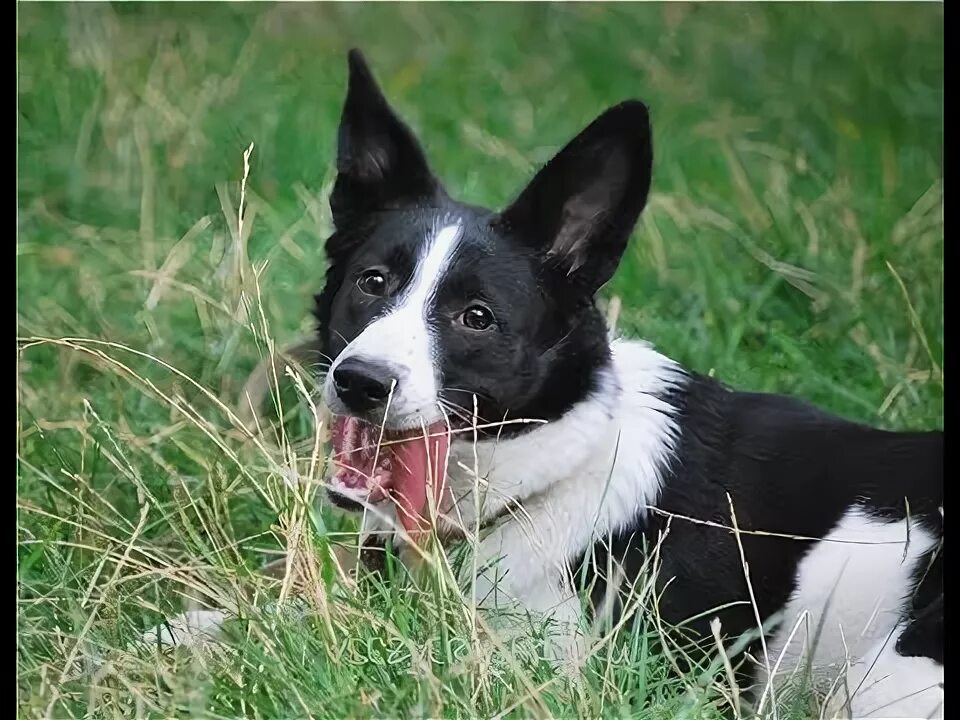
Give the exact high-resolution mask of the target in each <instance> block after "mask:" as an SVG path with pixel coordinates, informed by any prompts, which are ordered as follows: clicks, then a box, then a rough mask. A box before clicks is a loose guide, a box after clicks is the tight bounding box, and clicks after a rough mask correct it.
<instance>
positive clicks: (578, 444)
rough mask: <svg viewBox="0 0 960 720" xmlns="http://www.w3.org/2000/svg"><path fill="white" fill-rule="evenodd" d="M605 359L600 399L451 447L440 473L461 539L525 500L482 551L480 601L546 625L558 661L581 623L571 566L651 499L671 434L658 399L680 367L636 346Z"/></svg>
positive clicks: (619, 347) (619, 346)
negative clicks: (554, 638) (501, 436)
mask: <svg viewBox="0 0 960 720" xmlns="http://www.w3.org/2000/svg"><path fill="white" fill-rule="evenodd" d="M612 352H613V363H612V367H611V369H610V370H608V371H607V372H605V373H604V375H603V377H602V379H601V383H600V388H599V390H598V391H597V392H596V393H595V394H594V395H593V396H592V397H589V398H588V399H586V400H584V401H582V402H581V403H579V404H578V405H577V406H575V407H574V408H573V409H571V410H570V411H569V412H568V413H567V414H566V415H564V416H563V417H562V418H560V419H559V420H557V421H555V422H552V423H549V424H546V425H544V426H542V427H539V428H536V429H534V430H532V431H531V432H528V433H525V434H523V435H521V436H519V437H516V438H511V439H505V440H499V441H497V440H489V441H481V442H478V443H473V442H472V440H464V439H461V440H458V441H456V442H454V443H453V445H452V448H451V453H450V459H449V461H448V466H447V467H448V482H449V485H450V487H451V490H452V491H453V494H454V496H455V497H456V498H457V500H458V501H457V504H456V507H454V508H444V509H445V516H446V518H447V521H448V522H450V523H451V524H455V525H458V526H460V527H462V528H463V529H465V531H466V533H467V534H468V535H473V534H474V532H475V529H476V526H477V525H478V510H479V521H480V522H483V521H484V520H486V519H487V518H491V517H495V516H496V515H497V514H498V513H500V512H501V511H502V510H503V509H504V507H505V505H506V504H507V502H508V500H510V499H514V500H519V501H521V504H522V510H521V511H518V512H514V511H511V514H508V515H507V517H506V518H505V519H504V520H501V521H499V522H498V524H497V525H496V526H495V527H494V529H493V530H492V532H490V534H489V535H488V536H487V537H485V538H484V539H483V540H482V541H481V542H480V545H479V547H478V551H477V567H478V569H479V571H480V572H479V573H478V576H477V578H476V582H475V585H474V593H475V598H476V601H477V602H478V604H480V605H482V606H485V607H492V608H496V609H498V610H510V609H516V610H521V611H523V612H529V613H533V614H534V615H535V616H536V617H539V618H552V619H553V620H554V621H556V622H557V623H558V625H557V626H556V627H557V628H558V630H559V631H560V632H563V633H564V635H565V638H564V639H563V640H562V641H561V647H560V648H559V651H560V653H561V654H562V655H563V659H564V660H565V664H568V663H567V662H566V661H570V662H573V661H574V660H575V658H573V657H571V654H573V655H575V654H576V652H577V649H576V648H573V647H571V645H570V640H573V637H572V633H570V632H566V629H572V627H573V626H578V625H579V624H580V620H581V618H580V615H581V608H580V603H579V599H578V598H577V597H576V595H575V594H574V592H573V589H572V587H571V586H570V583H569V582H568V578H567V563H568V562H569V560H570V559H571V557H574V556H575V554H576V553H578V552H581V551H583V550H584V549H585V548H587V547H589V546H590V545H591V544H592V543H593V542H594V541H595V540H596V539H598V538H603V537H606V536H608V535H609V534H612V533H615V532H616V531H617V530H618V529H620V528H621V527H623V526H625V525H626V524H627V523H629V522H631V521H632V520H634V519H635V518H636V516H637V514H638V513H642V512H643V511H644V508H645V506H647V505H652V504H654V503H655V502H656V499H657V496H658V492H659V489H660V481H661V477H660V474H661V472H662V469H663V467H664V465H665V463H666V461H667V459H668V457H669V454H670V452H671V450H672V447H673V442H674V439H675V437H676V433H677V427H676V424H675V423H674V421H673V419H672V416H671V415H672V408H671V406H670V405H668V404H667V403H666V402H664V401H663V400H661V399H659V398H657V397H655V394H656V393H662V392H663V391H664V390H666V389H668V388H669V387H670V386H672V385H674V384H675V383H677V382H679V381H680V380H681V377H682V375H681V371H680V369H679V368H678V366H677V365H676V364H675V363H674V362H673V361H671V360H669V359H668V358H666V357H664V356H663V355H660V354H659V353H657V352H656V351H654V350H653V349H652V348H651V347H650V346H649V345H647V344H645V343H641V342H616V343H614V345H613V348H612ZM461 437H462V436H461ZM475 468H476V471H477V472H476V473H475V471H474V469H475ZM475 489H478V490H479V494H475V492H474V490H475ZM548 490H549V492H547V491H548ZM585 518H587V520H586V521H585ZM465 580H467V581H469V578H465ZM574 644H575V645H576V644H578V643H576V641H575V640H574Z"/></svg>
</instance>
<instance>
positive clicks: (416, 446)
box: [391, 423, 450, 542]
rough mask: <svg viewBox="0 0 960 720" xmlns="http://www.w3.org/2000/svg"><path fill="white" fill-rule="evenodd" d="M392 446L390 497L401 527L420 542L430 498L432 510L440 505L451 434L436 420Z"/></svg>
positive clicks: (424, 533) (423, 534)
mask: <svg viewBox="0 0 960 720" xmlns="http://www.w3.org/2000/svg"><path fill="white" fill-rule="evenodd" d="M424 435H426V437H424ZM393 448H394V450H393V455H394V461H393V473H392V488H393V489H392V492H391V496H392V498H393V501H394V503H396V506H397V517H399V519H400V522H401V523H403V527H404V528H405V529H406V531H407V533H409V535H410V537H411V538H413V539H414V541H416V542H419V541H420V540H422V539H423V538H425V537H426V535H427V530H429V528H430V503H431V501H432V503H433V508H434V511H435V512H436V511H439V508H440V501H441V498H442V497H443V490H444V479H445V476H446V468H447V451H448V450H449V449H450V435H449V433H448V430H447V427H446V425H445V424H444V423H436V424H434V425H431V426H430V427H428V428H427V432H426V433H422V432H421V433H419V434H418V435H417V436H415V437H411V438H410V439H408V440H404V441H403V442H400V443H398V444H396V445H394V446H393ZM428 498H429V499H428Z"/></svg>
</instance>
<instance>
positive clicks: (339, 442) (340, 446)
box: [332, 417, 450, 541]
mask: <svg viewBox="0 0 960 720" xmlns="http://www.w3.org/2000/svg"><path fill="white" fill-rule="evenodd" d="M332 439H333V450H334V460H335V463H336V465H337V470H336V473H335V474H334V477H333V483H334V485H335V486H337V485H339V486H341V487H345V488H348V489H351V490H366V491H367V500H368V501H369V502H372V503H376V502H379V501H380V500H382V499H383V498H384V496H385V495H389V497H390V498H391V499H392V500H393V502H394V504H395V505H396V506H397V517H398V518H399V519H400V522H401V523H402V524H403V527H404V528H405V529H406V531H407V532H408V533H409V534H410V536H411V538H413V539H414V541H420V540H422V539H424V538H425V537H426V536H427V532H426V531H427V530H428V529H429V527H430V500H429V499H432V501H433V507H434V508H435V509H439V507H440V501H441V498H442V496H443V491H444V479H445V477H446V466H447V452H448V450H449V449H450V436H449V431H448V429H447V426H446V424H445V423H442V422H440V423H435V424H434V425H431V426H430V427H428V428H426V432H424V431H423V430H418V431H412V432H406V433H384V434H383V442H382V444H380V447H379V449H378V448H377V443H378V441H379V440H380V432H379V430H378V428H375V427H374V426H372V425H370V424H369V423H366V422H364V421H363V420H359V419H357V418H352V417H339V418H337V420H336V422H335V423H334V426H333V433H332ZM428 498H429V499H428Z"/></svg>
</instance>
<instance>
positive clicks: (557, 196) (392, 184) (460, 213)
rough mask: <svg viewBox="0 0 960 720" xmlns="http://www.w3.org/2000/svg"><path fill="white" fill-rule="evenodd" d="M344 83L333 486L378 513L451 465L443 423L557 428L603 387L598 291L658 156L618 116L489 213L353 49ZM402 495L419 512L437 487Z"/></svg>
mask: <svg viewBox="0 0 960 720" xmlns="http://www.w3.org/2000/svg"><path fill="white" fill-rule="evenodd" d="M349 73H350V77H349V85H348V89H347V97H346V101H345V103H344V107H343V114H342V117H341V121H340V128H339V133H338V138H337V177H336V183H335V185H334V188H333V192H332V194H331V198H330V206H331V210H332V214H333V221H334V226H335V231H334V233H333V235H332V236H331V237H330V238H329V239H328V241H327V245H326V252H327V259H328V271H327V278H326V285H325V287H324V289H323V291H322V292H321V293H320V294H319V295H318V296H317V298H316V301H317V302H316V316H317V319H318V321H319V333H320V342H321V346H322V351H323V352H324V353H325V355H326V356H327V358H328V359H329V361H330V363H331V364H330V368H329V372H328V374H327V378H326V380H325V384H324V391H323V392H324V401H325V402H326V404H327V405H328V407H329V408H330V410H331V411H332V412H333V413H334V414H335V415H336V416H337V418H338V419H337V421H336V423H335V426H334V428H333V436H334V445H335V446H336V447H335V451H336V452H337V453H338V454H339V462H340V465H341V468H340V470H339V471H338V473H337V475H336V476H335V481H336V482H334V487H335V488H336V487H339V488H340V489H345V490H349V489H354V490H356V491H357V493H358V494H360V495H362V496H363V499H369V500H371V501H376V500H377V499H379V498H380V497H382V496H383V495H384V493H385V491H386V489H387V488H389V487H394V488H396V487H399V486H400V485H405V483H408V482H414V483H415V484H416V483H422V477H421V478H420V479H415V480H413V481H410V480H408V479H405V480H403V481H402V482H401V479H400V478H401V476H404V478H406V476H407V475H409V474H411V473H412V474H413V475H415V476H422V475H423V474H424V467H423V465H424V462H426V464H427V465H431V464H435V463H436V461H437V460H438V458H439V461H440V462H442V458H443V455H444V453H445V452H446V447H447V446H446V443H447V439H446V438H447V435H446V430H447V429H448V428H450V427H453V428H457V427H459V426H463V425H469V424H472V423H473V419H474V416H475V417H476V419H477V423H478V424H479V425H480V426H481V430H482V429H483V426H484V425H487V426H489V432H491V433H492V434H494V435H503V434H509V433H511V432H518V431H520V428H522V427H523V426H521V425H510V424H509V423H508V424H502V423H504V421H509V420H510V419H518V418H531V419H541V420H552V419H555V418H557V417H559V416H560V415H562V414H563V412H564V411H566V410H567V409H568V408H569V407H570V406H572V405H573V404H574V403H575V402H576V401H578V400H580V399H583V398H584V397H585V396H586V394H587V393H588V392H589V391H590V389H591V384H592V382H593V380H594V377H595V370H596V368H597V367H598V366H599V365H602V364H604V363H605V362H606V361H607V359H608V356H609V348H608V345H607V337H606V328H605V325H604V322H603V319H602V317H601V315H600V313H599V312H598V311H597V309H596V307H595V304H594V295H595V294H596V292H597V290H598V289H599V288H600V286H601V285H603V284H604V283H605V282H606V281H607V280H609V279H610V277H611V276H612V275H613V273H614V271H615V270H616V268H617V265H618V264H619V262H620V258H621V256H622V255H623V252H624V249H625V247H626V245H627V240H628V238H629V235H630V233H631V231H632V229H633V227H634V225H635V223H636V221H637V218H638V216H639V215H640V212H641V210H642V209H643V207H644V204H645V202H646V198H647V192H648V190H649V187H650V175H651V163H652V146H651V137H650V125H649V119H648V115H647V110H646V108H645V107H644V105H643V104H642V103H640V102H637V101H628V102H624V103H621V104H619V105H616V106H615V107H612V108H610V109H609V110H607V111H606V112H604V113H603V114H602V115H600V116H599V117H598V118H597V119H596V120H594V121H593V122H592V123H591V124H590V125H589V126H588V127H587V128H586V129H585V130H583V132H581V133H580V134H579V135H577V136H576V137H575V138H574V139H573V140H572V141H571V142H570V143H569V144H568V145H567V146H566V147H565V148H563V150H561V151H560V152H559V153H558V154H557V155H556V157H554V158H553V159H552V160H551V161H550V162H549V163H548V164H547V165H546V166H545V167H544V168H543V169H542V170H540V172H539V173H537V175H536V176H535V177H534V178H533V180H532V181H531V182H530V184H529V185H528V186H527V187H526V188H525V189H524V190H523V191H522V192H521V193H520V194H519V196H518V197H517V198H516V199H515V200H514V201H513V202H512V203H511V204H510V205H509V206H508V207H507V208H506V209H504V210H501V211H492V210H487V209H484V208H479V207H475V206H472V205H467V204H464V203H462V202H459V201H457V200H455V199H453V198H452V197H451V196H450V195H448V193H447V192H446V190H445V189H444V187H443V185H442V184H441V182H440V181H439V180H438V179H437V177H436V176H435V175H434V174H433V172H432V171H431V169H430V166H429V164H428V162H427V159H426V157H425V155H424V153H423V150H422V149H421V147H420V144H419V143H418V142H417V139H416V138H415V137H414V134H413V132H412V131H411V130H410V128H409V127H407V126H406V125H405V124H404V123H403V122H402V121H401V120H400V119H399V118H398V116H397V115H396V114H395V113H394V111H393V110H392V109H391V108H390V106H389V104H388V103H387V101H386V99H385V98H384V96H383V94H382V93H381V91H380V89H379V88H378V86H377V84H376V82H375V80H374V78H373V76H372V74H371V72H370V70H369V68H368V67H367V65H366V63H365V62H364V59H363V57H362V55H361V54H360V53H359V52H358V51H355V50H354V51H351V53H350V54H349ZM424 429H426V430H429V431H430V432H429V433H428V434H429V435H431V436H432V438H433V439H432V440H431V441H427V442H425V441H424V440H423V431H424ZM412 434H416V435H418V436H419V437H420V440H419V441H418V442H416V443H411V442H404V441H405V440H409V438H410V436H411V435H412ZM437 438H440V439H437ZM388 440H390V441H392V442H393V444H392V445H391V444H390V443H387V442H386V441H388ZM371 444H376V445H380V446H381V449H380V450H378V451H370V452H367V451H366V450H365V449H364V448H365V447H366V446H367V445H371ZM413 445H417V446H418V447H419V449H414V448H413V447H412V446H413ZM361 465H362V466H363V467H360V466H361ZM426 475H429V473H426ZM405 490H406V491H407V492H409V493H412V494H414V495H416V498H414V499H411V501H410V503H409V504H410V506H411V508H412V509H413V510H416V508H415V507H414V506H416V505H418V504H419V503H420V502H421V501H422V500H423V499H424V497H425V495H426V491H425V490H424V489H423V488H417V489H410V488H405ZM368 493H369V495H368ZM346 494H349V493H346Z"/></svg>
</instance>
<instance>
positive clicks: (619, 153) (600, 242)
mask: <svg viewBox="0 0 960 720" xmlns="http://www.w3.org/2000/svg"><path fill="white" fill-rule="evenodd" d="M652 164H653V143H652V139H651V136H650V119H649V115H648V113H647V108H646V106H645V105H644V104H643V103H641V102H638V101H635V100H633V101H628V102H624V103H621V104H620V105H616V106H614V107H612V108H610V109H609V110H607V111H606V112H604V113H603V114H602V115H600V117H598V118H597V119H596V120H594V121H593V122H592V123H591V124H590V125H589V126H588V127H587V128H586V129H585V130H584V131H583V132H581V133H580V134H579V135H577V136H576V137H575V138H574V139H573V140H572V141H570V143H569V144H568V145H567V146H566V147H565V148H563V150H561V151H560V152H559V153H558V154H557V155H556V156H555V157H554V158H553V159H552V160H551V161H550V162H549V163H547V165H546V166H545V167H544V168H543V169H542V170H540V172H539V173H537V175H536V177H534V179H533V180H532V181H531V182H530V184H529V185H528V186H527V187H526V189H525V190H524V191H523V192H522V193H520V196H519V197H518V198H517V199H516V200H515V201H514V202H513V204H512V205H510V207H509V208H507V209H506V210H504V211H503V212H502V213H500V214H499V215H498V216H497V217H496V218H495V219H494V221H493V222H494V223H495V224H496V225H497V226H498V227H500V228H501V229H502V230H504V231H505V232H507V233H508V234H510V235H511V236H513V237H516V238H517V239H518V240H519V241H521V242H523V243H526V244H528V245H530V246H531V247H532V248H533V249H535V250H536V251H537V252H539V253H542V257H543V259H544V262H545V263H547V264H549V265H550V266H552V267H555V268H557V269H558V270H560V271H561V272H563V273H565V274H566V275H567V276H568V278H569V280H570V281H572V282H573V283H575V284H576V286H577V287H578V288H580V289H582V290H585V291H587V292H589V293H591V294H592V293H594V292H596V291H597V290H598V289H599V288H600V286H601V285H603V284H604V283H605V282H606V281H607V280H609V279H610V278H611V276H612V275H613V273H614V272H615V271H616V269H617V266H618V265H619V264H620V258H621V257H622V255H623V252H624V250H625V249H626V246H627V240H628V238H629V237H630V233H631V231H632V230H633V227H634V225H635V224H636V222H637V218H638V217H639V216H640V212H641V211H642V210H643V208H644V206H645V205H646V202H647V193H648V192H649V191H650V175H651V170H652Z"/></svg>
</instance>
